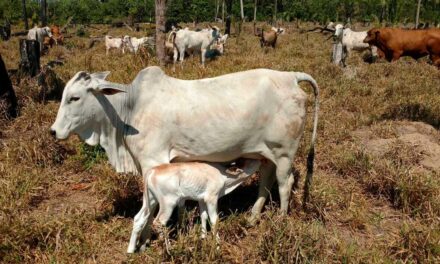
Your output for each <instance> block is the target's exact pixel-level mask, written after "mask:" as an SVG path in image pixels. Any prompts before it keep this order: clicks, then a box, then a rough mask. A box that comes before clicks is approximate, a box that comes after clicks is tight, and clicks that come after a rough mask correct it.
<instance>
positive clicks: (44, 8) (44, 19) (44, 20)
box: [40, 0, 47, 27]
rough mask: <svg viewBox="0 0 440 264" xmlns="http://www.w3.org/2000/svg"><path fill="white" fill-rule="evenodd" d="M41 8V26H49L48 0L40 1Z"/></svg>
mask: <svg viewBox="0 0 440 264" xmlns="http://www.w3.org/2000/svg"><path fill="white" fill-rule="evenodd" d="M40 5H41V6H40V8H41V26H43V27H45V26H47V12H46V11H47V4H46V0H41V2H40Z"/></svg>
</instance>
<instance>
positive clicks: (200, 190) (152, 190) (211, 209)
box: [127, 159, 261, 253]
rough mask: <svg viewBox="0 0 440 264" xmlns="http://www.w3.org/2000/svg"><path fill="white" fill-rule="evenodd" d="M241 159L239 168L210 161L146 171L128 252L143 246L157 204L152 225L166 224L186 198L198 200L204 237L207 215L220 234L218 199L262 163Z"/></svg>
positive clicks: (173, 164)
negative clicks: (139, 207) (141, 201)
mask: <svg viewBox="0 0 440 264" xmlns="http://www.w3.org/2000/svg"><path fill="white" fill-rule="evenodd" d="M239 162H240V164H238V162H237V165H236V167H232V168H230V167H229V166H223V165H221V164H218V163H208V162H183V163H171V164H165V165H160V166H158V167H154V168H153V169H151V170H150V171H149V172H147V173H146V174H145V176H144V194H143V203H142V208H141V210H140V211H139V213H137V215H136V216H135V217H134V224H133V231H132V233H131V238H130V243H129V245H128V249H127V253H133V252H134V251H135V250H136V249H137V248H139V247H142V246H143V244H144V242H145V241H139V238H140V235H141V233H142V232H145V233H147V234H149V233H150V225H151V222H148V215H149V214H151V212H154V211H155V210H156V207H157V205H158V204H159V213H158V214H157V216H156V219H155V220H154V222H153V225H155V226H162V227H165V226H166V224H167V222H168V220H169V218H170V216H171V214H172V212H173V209H174V207H176V205H180V207H183V205H184V203H185V201H186V200H194V201H198V202H199V206H200V218H201V222H202V233H201V235H202V238H204V237H205V236H206V222H207V220H208V216H209V220H210V222H211V228H212V230H213V231H214V234H215V235H217V233H216V228H215V226H216V223H217V219H218V213H217V202H218V199H219V198H220V197H222V196H224V195H227V194H228V193H230V192H232V191H233V190H234V189H235V188H237V187H238V186H239V185H240V184H241V183H243V182H244V181H245V180H246V179H247V178H248V177H249V176H251V175H252V174H254V173H255V172H256V171H257V170H258V168H259V167H260V165H261V161H259V160H250V159H245V160H240V161H239ZM150 220H151V218H150ZM147 236H149V235H147ZM217 238H218V237H217ZM166 241H167V239H166ZM138 242H139V243H138ZM167 245H168V243H167Z"/></svg>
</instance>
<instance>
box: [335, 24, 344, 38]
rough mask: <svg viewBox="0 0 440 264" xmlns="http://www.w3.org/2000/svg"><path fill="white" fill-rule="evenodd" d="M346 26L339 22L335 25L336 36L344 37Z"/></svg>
mask: <svg viewBox="0 0 440 264" xmlns="http://www.w3.org/2000/svg"><path fill="white" fill-rule="evenodd" d="M344 28H345V27H344V26H343V25H342V24H337V25H336V26H335V34H334V36H335V38H337V39H342V35H343V33H344Z"/></svg>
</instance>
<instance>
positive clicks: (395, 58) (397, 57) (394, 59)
mask: <svg viewBox="0 0 440 264" xmlns="http://www.w3.org/2000/svg"><path fill="white" fill-rule="evenodd" d="M401 55H402V53H401V52H397V51H395V52H393V54H392V56H393V57H392V59H391V61H392V62H393V61H396V60H398V59H399V58H400V56H401Z"/></svg>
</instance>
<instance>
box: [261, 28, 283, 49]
mask: <svg viewBox="0 0 440 264" xmlns="http://www.w3.org/2000/svg"><path fill="white" fill-rule="evenodd" d="M280 34H284V29H282V28H276V27H272V28H271V30H270V31H268V32H266V31H264V29H261V31H260V32H259V33H257V36H259V37H260V46H261V47H262V48H263V47H272V48H275V45H276V43H277V38H278V35H280Z"/></svg>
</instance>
